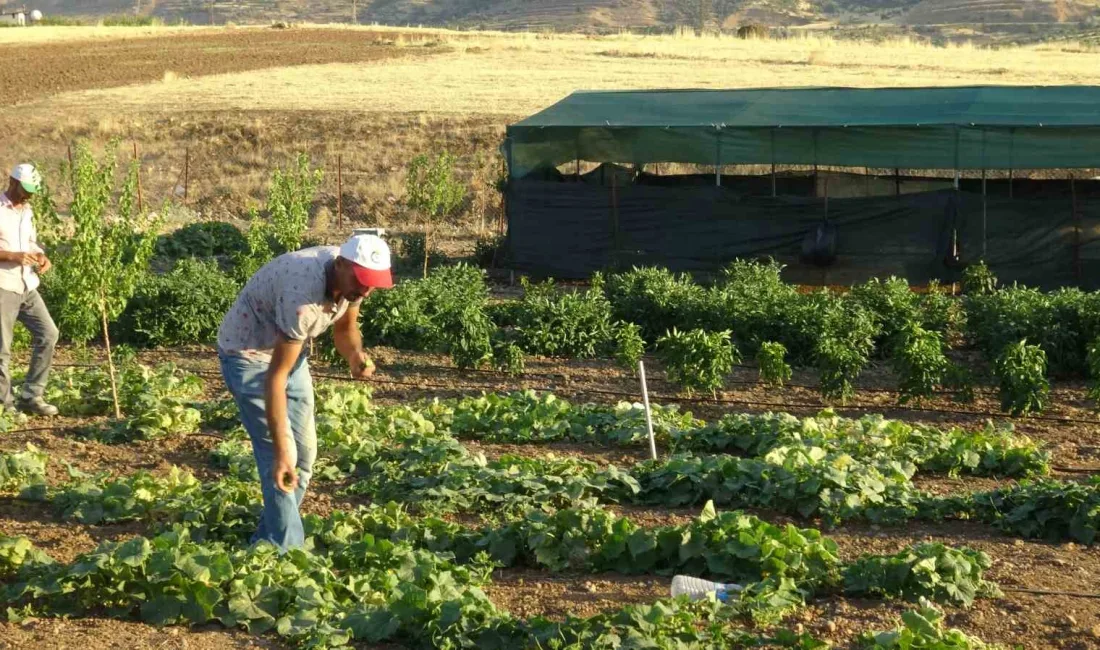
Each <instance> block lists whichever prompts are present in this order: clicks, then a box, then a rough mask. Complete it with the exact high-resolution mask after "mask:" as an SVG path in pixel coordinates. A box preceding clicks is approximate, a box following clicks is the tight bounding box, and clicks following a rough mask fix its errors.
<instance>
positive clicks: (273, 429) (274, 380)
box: [264, 336, 302, 492]
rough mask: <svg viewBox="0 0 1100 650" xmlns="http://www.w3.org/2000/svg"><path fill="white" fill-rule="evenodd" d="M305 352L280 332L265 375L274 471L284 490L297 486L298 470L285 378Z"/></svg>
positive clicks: (299, 342) (266, 404) (278, 484)
mask: <svg viewBox="0 0 1100 650" xmlns="http://www.w3.org/2000/svg"><path fill="white" fill-rule="evenodd" d="M301 353H302V341H292V340H290V339H288V338H286V337H283V336H279V341H278V342H277V343H275V350H274V351H273V352H272V353H271V364H270V365H269V366H268V368H267V376H266V378H265V379H264V408H265V411H266V412H267V426H268V431H269V432H270V434H271V441H272V444H273V445H274V447H275V463H274V465H273V466H272V468H271V472H272V474H273V475H274V478H275V486H276V487H278V488H279V489H280V490H282V491H283V492H290V491H291V490H293V489H294V488H296V487H298V472H297V470H295V469H294V463H292V462H291V458H290V424H289V420H288V419H287V414H286V382H287V379H288V378H289V377H290V370H291V369H292V368H293V367H294V362H295V361H297V360H298V356H299V355H301Z"/></svg>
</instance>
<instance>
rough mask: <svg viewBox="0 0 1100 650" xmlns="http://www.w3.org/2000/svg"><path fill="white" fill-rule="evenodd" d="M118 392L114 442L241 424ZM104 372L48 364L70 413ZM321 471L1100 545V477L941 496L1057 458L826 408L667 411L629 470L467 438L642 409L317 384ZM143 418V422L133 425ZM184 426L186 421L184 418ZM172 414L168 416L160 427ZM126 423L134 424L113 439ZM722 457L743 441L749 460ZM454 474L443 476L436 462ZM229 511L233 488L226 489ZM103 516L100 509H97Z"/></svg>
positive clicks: (613, 418) (435, 490)
mask: <svg viewBox="0 0 1100 650" xmlns="http://www.w3.org/2000/svg"><path fill="white" fill-rule="evenodd" d="M120 376H121V377H123V378H124V381H123V382H121V384H120V394H121V395H122V396H123V399H124V401H126V402H127V404H128V409H129V408H130V406H132V407H133V408H134V409H135V410H134V411H132V412H131V411H129V410H128V411H127V417H126V418H124V419H123V420H122V421H120V422H118V423H112V422H110V421H109V422H108V423H107V424H105V425H97V426H96V427H92V428H90V430H89V433H90V434H92V435H97V436H100V437H105V438H106V439H108V440H112V441H116V440H129V439H135V438H138V439H140V438H147V437H150V436H152V437H157V436H162V435H170V434H173V433H175V434H178V433H181V432H184V431H183V429H187V430H188V432H190V431H194V430H197V429H198V426H199V425H198V422H199V419H200V418H202V419H204V420H205V423H206V426H208V427H215V428H219V427H220V428H229V427H234V426H238V425H237V422H236V418H235V413H234V410H233V408H232V404H231V403H228V402H209V403H205V404H197V403H194V402H192V401H191V400H192V399H194V398H195V397H196V396H197V395H198V393H199V392H200V386H199V384H198V380H197V379H195V378H194V377H192V376H189V375H186V374H184V373H180V372H179V370H178V369H175V368H173V367H172V366H170V365H165V366H160V367H158V368H155V369H150V368H147V367H143V366H140V365H137V364H123V365H122V370H121V373H120ZM107 383H108V382H107V378H106V372H105V371H104V370H102V369H100V368H68V369H65V370H64V371H62V372H59V373H57V374H56V375H55V378H54V381H53V382H51V386H50V391H51V392H50V395H51V399H54V400H55V401H56V402H57V403H59V404H60V405H61V406H62V409H63V411H64V412H66V413H72V414H105V413H107V412H108V411H109V408H110V406H109V405H110V397H109V394H108V388H107V386H106V384H107ZM317 404H318V406H317V409H318V416H317V421H318V431H319V436H320V439H321V449H322V458H321V459H320V461H319V463H318V467H317V470H316V474H317V478H318V479H320V480H324V479H333V478H337V477H342V476H351V477H353V478H354V479H356V480H355V481H354V486H353V488H352V489H354V490H356V491H358V492H362V493H365V494H371V495H372V496H375V497H380V498H383V500H385V499H387V498H394V499H396V500H400V501H406V502H417V503H418V507H421V508H425V509H428V510H429V511H435V512H445V511H454V510H462V509H475V510H483V511H486V510H494V509H497V508H504V509H510V510H511V511H512V512H516V511H522V510H524V509H526V508H529V507H531V506H532V505H535V506H539V507H543V508H547V509H554V508H560V507H570V506H581V505H585V504H590V503H592V501H593V499H595V500H597V501H598V500H601V499H602V500H604V501H605V502H629V503H648V504H664V505H673V506H677V505H692V504H696V505H698V504H702V503H704V502H705V501H707V500H714V501H715V502H716V503H718V504H719V505H721V506H723V507H761V508H769V509H773V510H777V511H781V512H787V513H791V514H798V515H801V516H821V517H824V518H826V519H827V520H840V519H847V518H853V517H855V518H866V519H870V520H873V521H897V520H905V519H909V518H912V517H918V516H920V517H930V518H942V517H953V518H970V519H976V520H979V521H984V522H987V523H991V524H993V525H995V526H998V527H1000V528H1002V529H1003V530H1005V531H1006V532H1009V533H1012V534H1016V535H1021V536H1025V537H1043V538H1049V539H1077V540H1079V541H1082V542H1085V543H1092V541H1093V540H1094V538H1095V533H1096V530H1097V527H1098V525H1100V517H1097V516H1096V515H1095V513H1094V512H1093V510H1094V509H1095V508H1096V506H1097V504H1098V503H1100V488H1098V484H1097V483H1096V482H1092V483H1082V484H1077V483H1071V482H1070V483H1063V482H1059V481H1040V482H1038V483H1025V484H1022V485H1020V486H1014V487H1009V488H1004V489H1001V490H995V491H992V492H987V493H979V494H975V495H971V496H968V497H949V498H948V497H943V498H933V497H929V496H928V495H924V494H922V493H920V492H919V491H917V490H915V489H914V487H913V485H912V481H911V477H912V475H913V472H914V471H916V470H917V469H918V468H921V469H924V470H927V471H946V472H960V473H962V472H966V473H974V474H993V475H1013V476H1029V475H1041V474H1044V473H1046V471H1047V470H1048V463H1049V458H1048V456H1047V454H1046V452H1044V451H1042V450H1039V449H1038V448H1037V447H1036V446H1035V444H1034V443H1033V442H1031V441H1030V440H1028V439H1027V438H1025V437H1018V436H1014V435H1012V434H1011V433H1010V431H1008V430H995V429H991V428H987V429H985V430H981V431H977V432H965V431H961V430H958V429H949V430H939V429H935V428H930V427H924V426H919V425H910V424H907V423H902V422H898V421H891V420H885V419H882V418H879V417H865V418H861V419H859V420H851V419H846V418H839V417H837V416H835V415H834V414H831V413H828V412H825V413H822V414H820V415H818V416H816V417H811V418H796V417H793V416H789V415H786V414H764V415H745V414H738V415H730V416H726V417H725V418H723V419H722V420H720V421H719V422H717V423H711V424H705V423H701V422H699V421H697V420H695V419H694V418H692V417H691V416H690V414H682V413H679V412H678V411H676V410H675V409H672V408H662V407H658V408H657V410H656V424H657V427H656V429H657V431H658V435H659V436H660V440H661V441H662V443H664V444H668V445H669V446H670V447H671V448H672V449H673V451H674V452H684V451H688V452H691V451H694V452H699V453H704V454H707V455H703V456H692V455H690V453H676V454H675V455H673V456H672V457H670V458H667V459H665V460H662V461H659V462H647V463H641V464H639V465H637V466H635V467H633V468H629V469H627V470H622V469H619V468H616V467H614V466H608V467H600V466H597V465H596V464H594V463H591V462H587V461H582V460H576V459H564V458H543V459H532V458H523V457H514V456H502V457H500V458H497V459H495V460H493V461H489V460H487V459H484V458H482V457H480V456H478V455H476V454H470V453H469V452H468V451H467V450H466V448H465V447H463V446H462V445H461V443H460V442H459V440H458V438H459V437H461V438H480V439H484V440H492V441H499V442H511V443H516V442H520V443H522V442H534V441H547V440H579V441H590V442H599V443H606V442H613V443H618V444H633V443H635V442H639V441H641V440H642V439H643V438H642V436H643V435H644V434H643V431H644V426H643V421H642V414H641V411H640V409H639V408H638V406H637V405H631V404H620V405H617V406H596V405H579V406H574V405H572V404H570V403H568V402H566V401H564V400H560V399H557V398H555V397H554V396H552V395H542V396H540V395H536V394H533V393H518V394H514V395H507V396H501V395H484V396H480V397H472V398H463V399H459V400H448V401H436V402H427V403H425V404H422V405H416V406H400V407H391V406H379V405H377V404H375V403H374V402H372V401H371V399H370V397H369V391H366V390H364V389H362V388H359V387H353V386H347V385H335V384H323V385H322V386H321V387H319V394H318V402H317ZM140 422H144V423H146V424H145V425H142V426H138V423H140ZM180 423H187V427H182V425H181V424H180ZM162 425H163V426H162ZM120 432H129V434H128V435H124V436H121V437H119V433H120ZM242 438H243V432H241V431H240V430H239V428H238V429H237V435H236V436H235V437H233V438H232V439H230V440H228V441H226V442H224V443H222V444H221V445H219V446H218V448H217V450H216V456H217V457H218V460H219V462H220V464H221V465H222V466H223V467H227V468H230V469H231V470H232V472H233V473H234V474H235V475H239V476H242V477H251V476H253V475H254V472H255V464H254V462H253V461H252V458H251V453H250V451H249V448H248V445H247V442H246V441H244V440H243V439H242ZM714 452H734V453H736V454H741V455H740V456H733V455H728V454H725V453H717V454H716V453H714ZM37 458H38V456H37V453H36V452H23V453H21V454H5V455H4V456H3V463H0V484H2V485H4V486H5V489H7V490H9V491H12V490H14V491H18V490H21V489H25V488H33V489H41V488H40V487H35V486H40V485H41V483H42V481H41V480H34V479H33V478H30V477H34V476H38V477H41V476H43V475H44V474H43V472H42V471H39V470H36V469H35V468H36V467H38V466H39V465H40V463H38V462H37V461H36V460H35V459H37ZM444 469H446V471H443V470H444ZM222 503H223V504H224V507H226V508H229V507H231V505H232V504H233V503H236V502H235V501H234V500H233V499H230V498H224V499H222ZM93 519H94V517H93Z"/></svg>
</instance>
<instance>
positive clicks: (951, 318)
mask: <svg viewBox="0 0 1100 650" xmlns="http://www.w3.org/2000/svg"><path fill="white" fill-rule="evenodd" d="M919 309H920V324H921V327H923V328H924V329H926V330H931V331H933V332H939V333H940V334H941V335H942V336H943V340H944V343H949V342H950V341H951V338H952V337H953V336H955V335H956V334H957V333H959V332H961V331H962V328H963V326H964V324H965V322H966V312H965V311H964V310H963V306H962V302H961V301H960V300H959V299H958V298H956V297H955V296H952V295H950V294H948V293H947V291H946V290H945V289H944V288H943V287H941V286H940V284H939V282H936V281H935V280H933V281H932V282H929V283H928V290H927V291H926V292H925V293H924V294H923V295H921V297H920V305H919Z"/></svg>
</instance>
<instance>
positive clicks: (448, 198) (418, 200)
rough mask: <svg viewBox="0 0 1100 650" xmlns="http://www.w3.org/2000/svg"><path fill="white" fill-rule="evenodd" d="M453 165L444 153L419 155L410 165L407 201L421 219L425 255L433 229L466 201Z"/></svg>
mask: <svg viewBox="0 0 1100 650" xmlns="http://www.w3.org/2000/svg"><path fill="white" fill-rule="evenodd" d="M455 162H457V161H456V158H455V156H454V155H453V154H451V153H450V152H449V151H443V152H441V153H440V154H439V155H438V156H436V157H435V158H430V157H429V156H427V155H424V154H421V155H419V156H417V157H416V158H413V159H412V161H411V162H410V163H409V169H408V174H407V175H406V180H405V194H406V200H407V201H408V203H409V207H410V208H412V209H413V210H415V211H417V212H419V213H420V214H421V215H422V216H423V217H424V221H425V224H426V228H425V230H424V242H425V246H424V251H425V253H427V252H429V251H430V250H431V241H432V230H433V229H434V226H435V225H436V224H437V223H438V222H440V221H442V220H444V219H447V218H448V217H450V216H452V215H453V214H455V213H456V212H457V211H458V209H459V208H460V207H462V203H463V201H465V199H466V186H465V185H464V184H463V183H462V182H461V181H459V180H458V179H457V178H455ZM428 260H429V258H428V257H427V256H426V257H424V260H423V262H424V266H423V273H424V277H427V276H428Z"/></svg>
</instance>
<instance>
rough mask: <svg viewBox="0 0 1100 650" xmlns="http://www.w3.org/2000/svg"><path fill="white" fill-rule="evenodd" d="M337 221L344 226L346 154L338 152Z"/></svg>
mask: <svg viewBox="0 0 1100 650" xmlns="http://www.w3.org/2000/svg"><path fill="white" fill-rule="evenodd" d="M336 223H337V224H339V227H340V228H343V227H344V156H343V154H336Z"/></svg>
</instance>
